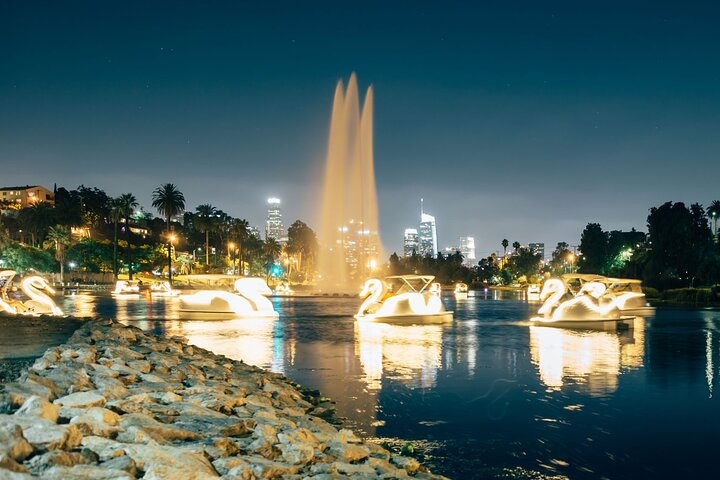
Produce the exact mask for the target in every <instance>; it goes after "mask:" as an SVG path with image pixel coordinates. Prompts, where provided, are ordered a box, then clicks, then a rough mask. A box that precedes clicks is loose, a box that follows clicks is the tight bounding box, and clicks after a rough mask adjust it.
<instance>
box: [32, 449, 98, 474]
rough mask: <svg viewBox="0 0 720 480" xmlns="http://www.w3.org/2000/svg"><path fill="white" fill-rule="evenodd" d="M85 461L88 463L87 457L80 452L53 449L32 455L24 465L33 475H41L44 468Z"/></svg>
mask: <svg viewBox="0 0 720 480" xmlns="http://www.w3.org/2000/svg"><path fill="white" fill-rule="evenodd" d="M86 463H89V462H88V459H87V457H85V456H84V455H82V454H80V453H75V452H63V451H61V450H53V451H50V452H47V453H44V454H42V455H38V456H35V457H33V458H32V459H30V461H29V462H27V463H26V465H27V468H28V470H30V472H32V473H33V474H34V475H41V474H42V473H43V472H44V471H45V470H47V469H49V468H52V467H55V466H62V467H72V466H74V465H83V464H86Z"/></svg>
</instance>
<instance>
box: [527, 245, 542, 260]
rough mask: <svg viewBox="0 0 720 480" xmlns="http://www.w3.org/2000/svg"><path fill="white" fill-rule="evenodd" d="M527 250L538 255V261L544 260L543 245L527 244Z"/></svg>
mask: <svg viewBox="0 0 720 480" xmlns="http://www.w3.org/2000/svg"><path fill="white" fill-rule="evenodd" d="M528 250H530V251H531V252H532V253H534V254H535V255H540V260H545V244H544V243H528Z"/></svg>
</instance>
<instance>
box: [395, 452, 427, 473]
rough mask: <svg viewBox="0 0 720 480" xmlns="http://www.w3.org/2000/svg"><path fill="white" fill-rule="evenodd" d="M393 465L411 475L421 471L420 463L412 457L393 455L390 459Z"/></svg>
mask: <svg viewBox="0 0 720 480" xmlns="http://www.w3.org/2000/svg"><path fill="white" fill-rule="evenodd" d="M390 461H391V462H392V463H394V464H395V465H397V466H398V467H400V468H402V469H404V470H407V471H408V472H409V473H414V472H417V471H418V470H420V462H418V461H417V460H415V459H414V458H412V457H402V456H400V455H393V456H392V458H391V459H390Z"/></svg>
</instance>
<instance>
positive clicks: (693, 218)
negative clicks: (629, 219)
mask: <svg viewBox="0 0 720 480" xmlns="http://www.w3.org/2000/svg"><path fill="white" fill-rule="evenodd" d="M719 216H720V202H719V201H715V202H713V203H712V204H710V206H709V207H708V208H707V210H706V209H704V208H703V206H702V205H700V204H698V203H694V204H692V205H690V207H687V206H686V205H685V204H684V203H682V202H676V203H673V202H667V203H664V204H662V205H660V206H659V207H653V208H651V209H650V214H649V215H648V217H647V229H648V233H647V235H645V234H642V233H639V232H606V231H604V230H603V229H602V227H601V226H600V225H599V224H597V223H590V224H588V225H587V226H586V227H585V230H583V232H582V236H581V239H580V250H581V252H582V257H581V258H580V259H579V268H580V272H587V273H601V274H607V275H612V276H622V277H632V278H640V279H642V280H643V281H644V282H645V284H646V285H648V286H652V287H655V288H659V289H663V290H664V289H667V288H678V287H696V286H709V285H715V284H718V283H720V243H718V235H717V220H718V217H719ZM713 232H715V233H713Z"/></svg>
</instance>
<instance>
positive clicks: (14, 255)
mask: <svg viewBox="0 0 720 480" xmlns="http://www.w3.org/2000/svg"><path fill="white" fill-rule="evenodd" d="M0 257H1V258H2V259H3V260H5V263H4V267H5V268H9V269H11V270H16V271H18V272H20V273H24V272H25V271H27V270H36V271H38V272H43V273H48V272H52V271H54V270H55V260H54V259H53V257H52V255H50V252H48V251H47V250H41V249H39V248H35V247H33V246H30V245H23V244H20V243H13V244H12V245H9V246H8V247H6V248H4V249H2V251H0Z"/></svg>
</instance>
